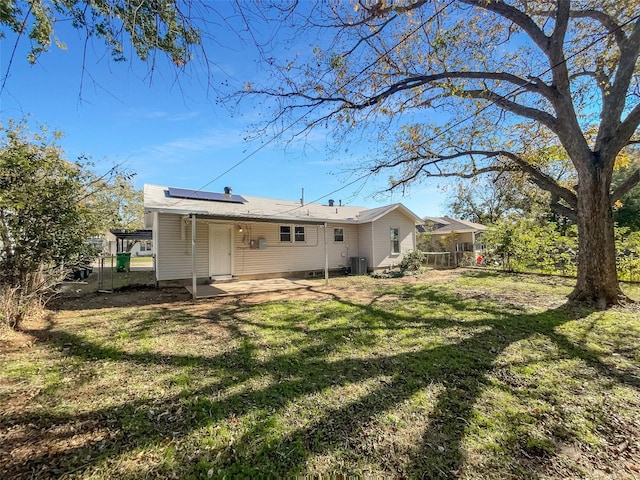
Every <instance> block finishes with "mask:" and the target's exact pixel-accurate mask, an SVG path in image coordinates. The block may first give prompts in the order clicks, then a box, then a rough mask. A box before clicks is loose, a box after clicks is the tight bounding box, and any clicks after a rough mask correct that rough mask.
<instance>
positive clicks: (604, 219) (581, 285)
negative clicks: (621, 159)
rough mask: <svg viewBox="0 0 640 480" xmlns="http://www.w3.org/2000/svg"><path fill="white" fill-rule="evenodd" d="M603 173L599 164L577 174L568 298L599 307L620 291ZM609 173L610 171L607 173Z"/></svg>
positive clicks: (614, 301)
mask: <svg viewBox="0 0 640 480" xmlns="http://www.w3.org/2000/svg"><path fill="white" fill-rule="evenodd" d="M606 175H607V173H606V172H605V171H604V170H603V169H600V168H593V169H592V171H590V172H587V173H585V174H583V175H580V181H579V184H578V192H577V193H578V195H577V196H578V205H577V220H578V245H579V250H578V282H577V284H576V287H575V289H574V290H573V292H572V293H571V295H570V296H569V298H570V299H571V300H573V301H576V302H581V303H591V304H594V305H596V306H597V307H599V308H606V307H608V306H611V305H615V304H618V303H619V302H620V300H621V298H622V291H621V290H620V286H619V284H618V273H617V271H616V245H615V236H614V229H613V226H614V224H613V210H612V208H611V195H610V193H609V188H610V184H611V181H610V179H609V181H607V179H606V178H605V176H606ZM609 177H610V175H609Z"/></svg>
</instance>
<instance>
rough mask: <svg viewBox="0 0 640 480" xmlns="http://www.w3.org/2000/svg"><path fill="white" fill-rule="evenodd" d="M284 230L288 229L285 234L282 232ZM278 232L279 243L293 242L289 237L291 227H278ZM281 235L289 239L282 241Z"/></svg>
mask: <svg viewBox="0 0 640 480" xmlns="http://www.w3.org/2000/svg"><path fill="white" fill-rule="evenodd" d="M285 228H286V229H288V231H287V232H283V231H282V230H283V229H285ZM278 232H279V239H280V243H291V241H292V240H293V236H292V235H291V225H280V227H279V228H278ZM283 235H288V237H289V239H288V240H283V239H282V236H283Z"/></svg>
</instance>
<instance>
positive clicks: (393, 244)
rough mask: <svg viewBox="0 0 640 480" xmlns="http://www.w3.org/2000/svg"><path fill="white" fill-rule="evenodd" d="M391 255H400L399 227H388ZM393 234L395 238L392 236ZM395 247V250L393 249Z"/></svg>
mask: <svg viewBox="0 0 640 480" xmlns="http://www.w3.org/2000/svg"><path fill="white" fill-rule="evenodd" d="M389 233H390V239H389V240H390V241H391V245H390V249H391V255H400V248H401V246H400V227H389ZM394 234H395V238H394ZM395 247H397V250H396V249H395Z"/></svg>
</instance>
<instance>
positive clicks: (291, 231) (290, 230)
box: [278, 224, 307, 243]
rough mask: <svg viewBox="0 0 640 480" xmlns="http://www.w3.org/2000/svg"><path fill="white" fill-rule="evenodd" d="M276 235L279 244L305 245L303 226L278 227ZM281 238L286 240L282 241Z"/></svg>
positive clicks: (305, 237)
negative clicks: (284, 237) (285, 237)
mask: <svg viewBox="0 0 640 480" xmlns="http://www.w3.org/2000/svg"><path fill="white" fill-rule="evenodd" d="M285 230H286V231H285ZM278 235H279V239H280V243H307V229H306V228H305V226H304V225H295V224H289V225H280V226H279V227H278ZM283 236H287V237H288V239H287V240H283Z"/></svg>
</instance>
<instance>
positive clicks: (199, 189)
mask: <svg viewBox="0 0 640 480" xmlns="http://www.w3.org/2000/svg"><path fill="white" fill-rule="evenodd" d="M454 1H455V0H450V1H449V2H448V3H447V4H445V5H444V6H443V7H441V8H440V9H438V10H437V11H436V12H435V13H434V14H433V15H431V16H430V17H429V18H428V19H427V20H426V21H424V22H421V23H420V25H418V26H417V27H415V28H414V29H413V30H411V31H410V32H409V33H407V34H406V35H404V36H403V38H401V39H400V40H398V42H396V43H395V45H394V46H393V47H390V48H388V49H387V50H386V51H385V52H384V53H383V55H386V54H388V53H390V52H391V51H393V50H394V49H395V48H397V47H398V46H400V45H401V44H402V43H403V42H404V41H406V40H407V39H408V38H409V37H411V36H412V35H414V34H415V33H417V32H418V31H419V30H420V29H421V28H422V27H423V26H424V25H425V24H426V23H429V22H432V21H433V20H435V18H436V17H437V16H438V15H440V14H441V13H442V12H444V10H445V9H446V8H448V7H449V6H451V5H452V4H453V3H454ZM252 38H253V35H252ZM254 43H256V44H257V41H256V40H255V38H254ZM375 65H376V61H373V62H371V63H370V64H369V65H367V66H366V67H365V68H364V69H362V71H361V72H360V73H359V74H358V75H356V76H355V77H354V78H352V79H350V80H349V81H348V82H346V83H345V86H347V85H349V84H350V83H352V82H354V81H355V80H356V79H357V77H358V76H360V75H361V74H362V73H364V72H366V71H367V70H369V69H370V68H372V67H374V66H375ZM319 106H320V104H318V105H315V106H314V107H312V108H311V109H310V110H309V111H307V112H305V113H304V114H303V115H301V116H300V117H299V118H298V119H296V120H294V121H293V122H291V123H290V124H289V125H288V126H287V127H285V128H284V129H283V130H281V131H280V132H278V133H277V134H276V135H274V136H272V137H271V138H269V140H267V141H266V142H265V143H263V144H262V145H260V146H259V147H257V148H256V149H255V150H253V151H252V152H251V153H249V154H247V155H246V156H245V157H244V158H242V159H241V160H239V161H238V162H236V163H235V164H233V165H232V166H231V167H229V168H228V169H227V170H225V171H224V172H222V173H221V174H220V175H218V176H217V177H215V178H214V179H212V180H210V181H209V182H207V183H205V184H204V185H202V186H201V187H200V188H198V189H195V190H189V191H190V192H192V193H193V194H194V196H196V195H197V194H198V193H199V192H202V191H203V190H204V189H205V188H207V187H208V186H209V185H211V184H212V183H213V182H215V181H217V180H220V178H222V177H223V176H225V175H226V174H227V173H229V172H231V171H232V170H234V169H235V168H237V167H239V166H240V165H242V164H243V163H244V162H246V161H247V160H249V159H250V158H251V157H253V156H254V155H255V154H257V153H258V152H260V151H261V150H262V149H263V148H265V147H266V146H268V145H270V144H271V143H273V142H275V141H276V140H277V139H278V138H280V137H282V135H283V134H284V133H286V132H287V131H289V130H291V128H293V127H294V126H295V125H297V124H298V123H299V122H300V121H302V120H303V119H304V118H305V117H307V116H308V115H309V114H311V113H312V112H313V111H314V110H315V109H316V108H318V107H319ZM368 176H370V175H363V176H361V177H358V178H357V179H356V180H354V181H353V182H349V183H348V184H346V185H344V186H343V187H342V188H340V189H338V190H336V191H334V192H330V193H327V194H325V195H323V196H321V197H319V198H318V199H317V200H314V201H313V202H307V203H314V202H316V201H319V200H321V199H323V198H324V197H327V196H329V195H331V194H333V193H337V192H339V191H340V190H343V189H345V188H346V187H348V186H350V185H353V184H354V183H356V182H357V181H359V180H361V179H362V178H366V177H368ZM187 190H188V189H187ZM183 201H185V199H182V198H180V199H176V201H175V203H172V204H171V205H170V206H172V207H174V206H176V205H177V204H178V203H180V202H183Z"/></svg>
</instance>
